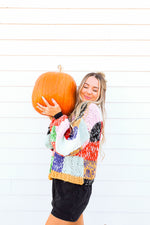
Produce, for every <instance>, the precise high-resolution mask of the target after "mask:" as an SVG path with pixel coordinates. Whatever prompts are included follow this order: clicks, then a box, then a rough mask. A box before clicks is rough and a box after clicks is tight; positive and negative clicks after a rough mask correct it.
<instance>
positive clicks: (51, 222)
mask: <svg viewBox="0 0 150 225" xmlns="http://www.w3.org/2000/svg"><path fill="white" fill-rule="evenodd" d="M45 225H84V222H83V214H82V215H81V216H80V218H79V219H78V220H77V221H76V222H68V221H64V220H61V219H59V218H56V217H55V216H53V215H52V214H50V216H49V217H48V219H47V222H46V224H45Z"/></svg>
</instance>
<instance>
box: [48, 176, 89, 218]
mask: <svg viewBox="0 0 150 225" xmlns="http://www.w3.org/2000/svg"><path fill="white" fill-rule="evenodd" d="M91 193H92V184H90V185H89V184H88V185H87V184H83V185H78V184H72V183H69V182H65V181H62V180H58V179H53V181H52V206H53V208H52V211H51V214H52V215H53V216H55V217H57V218H59V219H62V220H66V221H71V222H75V221H77V220H78V219H79V217H80V215H81V214H82V213H83V211H84V210H85V208H86V206H87V204H88V202H89V199H90V196H91Z"/></svg>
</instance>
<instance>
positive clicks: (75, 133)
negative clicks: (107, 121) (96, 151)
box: [49, 103, 102, 156]
mask: <svg viewBox="0 0 150 225" xmlns="http://www.w3.org/2000/svg"><path fill="white" fill-rule="evenodd" d="M101 120H102V117H101V113H100V109H99V107H98V106H97V105H96V104H94V103H90V104H89V106H88V107H87V108H86V109H85V112H84V113H83V115H82V116H81V117H79V118H78V119H77V120H76V121H75V122H74V123H73V124H72V126H70V122H69V119H68V117H67V116H66V115H62V116H61V117H59V118H58V119H55V118H54V119H53V120H52V122H51V124H50V137H49V138H50V143H51V145H52V146H53V149H54V151H55V152H57V153H58V154H60V155H62V156H67V155H69V154H70V153H72V152H74V151H75V150H77V149H79V148H81V147H83V146H86V144H88V143H89V141H90V131H91V130H92V128H93V127H94V125H95V124H97V123H98V122H100V121H101Z"/></svg>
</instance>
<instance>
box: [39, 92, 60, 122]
mask: <svg viewBox="0 0 150 225" xmlns="http://www.w3.org/2000/svg"><path fill="white" fill-rule="evenodd" d="M42 99H43V101H44V102H45V104H46V106H43V105H41V104H39V103H37V106H36V107H37V108H38V109H39V110H41V114H43V115H45V116H49V117H50V119H52V117H53V116H55V115H56V114H57V113H59V112H61V108H60V106H59V105H58V103H57V102H56V101H55V100H54V99H52V101H53V103H54V106H52V105H50V104H49V103H48V101H47V100H46V99H45V98H44V97H43V96H42Z"/></svg>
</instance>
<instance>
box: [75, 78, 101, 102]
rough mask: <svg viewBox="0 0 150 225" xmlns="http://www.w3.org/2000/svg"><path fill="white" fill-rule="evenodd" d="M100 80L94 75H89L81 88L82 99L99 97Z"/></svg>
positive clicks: (89, 99) (94, 99) (91, 99)
mask: <svg viewBox="0 0 150 225" xmlns="http://www.w3.org/2000/svg"><path fill="white" fill-rule="evenodd" d="M99 85H100V84H99V80H98V79H96V78H95V77H94V76H91V77H89V78H88V79H87V80H86V81H85V82H84V84H83V87H82V88H81V90H80V93H79V94H80V97H81V99H82V101H83V102H84V101H96V100H97V99H98V97H99Z"/></svg>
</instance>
